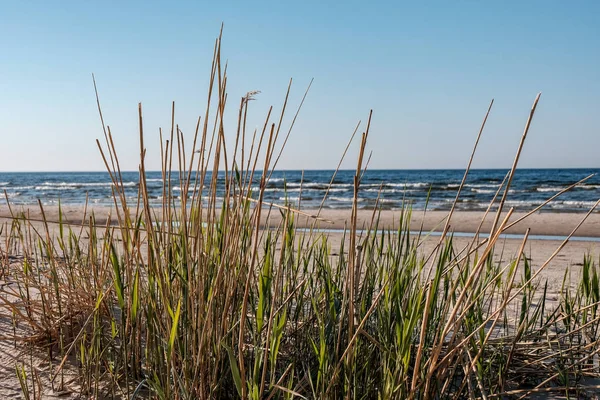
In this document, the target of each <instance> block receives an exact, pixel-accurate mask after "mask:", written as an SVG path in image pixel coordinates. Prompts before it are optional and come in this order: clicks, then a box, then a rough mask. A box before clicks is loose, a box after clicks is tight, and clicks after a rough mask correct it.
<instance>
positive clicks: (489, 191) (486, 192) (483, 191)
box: [471, 188, 496, 194]
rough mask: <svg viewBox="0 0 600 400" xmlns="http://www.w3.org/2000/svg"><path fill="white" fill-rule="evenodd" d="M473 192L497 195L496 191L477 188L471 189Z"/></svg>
mask: <svg viewBox="0 0 600 400" xmlns="http://www.w3.org/2000/svg"><path fill="white" fill-rule="evenodd" d="M471 192H474V193H480V194H492V193H496V191H495V190H491V189H476V188H471Z"/></svg>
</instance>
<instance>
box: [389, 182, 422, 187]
mask: <svg viewBox="0 0 600 400" xmlns="http://www.w3.org/2000/svg"><path fill="white" fill-rule="evenodd" d="M384 186H391V187H427V186H431V183H426V182H407V183H386V184H384Z"/></svg>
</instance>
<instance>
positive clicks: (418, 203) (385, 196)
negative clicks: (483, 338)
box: [0, 169, 600, 212]
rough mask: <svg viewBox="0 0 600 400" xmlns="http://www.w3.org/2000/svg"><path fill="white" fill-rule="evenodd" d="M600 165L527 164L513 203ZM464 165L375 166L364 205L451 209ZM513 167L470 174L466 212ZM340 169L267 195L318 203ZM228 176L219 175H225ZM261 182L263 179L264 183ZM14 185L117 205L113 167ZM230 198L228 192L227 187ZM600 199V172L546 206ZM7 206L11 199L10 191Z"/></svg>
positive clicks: (12, 185)
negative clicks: (430, 167)
mask: <svg viewBox="0 0 600 400" xmlns="http://www.w3.org/2000/svg"><path fill="white" fill-rule="evenodd" d="M599 172H600V169H522V170H519V171H518V172H517V174H516V176H515V178H514V180H513V183H512V186H511V191H510V193H509V197H508V202H507V205H508V206H510V207H515V208H516V209H518V210H528V209H531V208H533V207H535V206H537V205H539V204H540V203H541V202H543V201H544V200H545V199H547V198H548V197H550V196H552V195H553V194H555V193H557V192H558V191H560V190H561V189H563V188H564V187H566V186H568V185H570V184H572V183H574V182H576V181H578V180H580V179H581V178H583V177H585V176H587V175H589V174H593V173H599ZM463 173H464V171H462V170H371V171H367V172H366V173H365V175H364V177H363V180H362V183H361V191H360V194H359V197H360V200H359V206H360V207H361V208H370V207H372V206H374V205H375V204H376V199H377V197H378V196H379V201H380V204H381V206H382V207H383V208H385V209H397V208H399V207H401V205H402V202H404V203H405V204H407V203H410V204H412V206H413V208H416V209H422V208H423V207H424V206H425V204H426V201H427V196H428V194H429V205H428V208H429V209H433V210H436V209H437V210H447V209H449V207H450V206H451V204H452V201H453V200H454V197H455V196H456V190H457V188H458V185H459V183H460V181H461V179H462V175H463ZM506 173H507V170H473V171H471V172H470V174H469V178H468V180H467V184H466V186H465V188H464V189H463V193H462V195H461V200H460V202H459V203H458V207H459V209H462V210H482V209H485V208H486V207H487V205H488V203H489V201H490V200H491V199H492V197H493V196H494V193H495V192H496V190H497V189H498V187H499V185H500V183H501V182H502V180H503V178H504V176H505V175H506ZM332 174H333V171H305V172H304V181H302V172H301V171H276V172H274V173H273V175H272V178H271V180H270V181H269V182H268V185H267V189H266V192H265V195H266V196H265V201H267V202H275V203H278V204H283V203H285V201H286V198H287V200H288V201H289V202H291V203H295V204H296V205H297V204H298V201H301V206H302V208H307V209H308V208H315V207H318V205H319V204H320V203H321V200H322V199H323V196H324V195H325V190H326V189H327V187H328V184H329V181H330V180H331V177H332ZM353 176H354V172H353V171H339V172H338V174H337V176H336V178H335V180H334V183H333V185H332V186H331V189H330V191H329V195H328V197H327V200H326V201H325V207H326V208H333V209H339V208H342V209H343V208H350V207H351V204H352V203H351V200H352V195H353V188H352V182H353ZM223 178H224V174H223V173H222V172H220V173H219V180H220V181H221V185H220V186H223V185H222V181H223ZM147 179H148V186H149V195H150V198H151V202H152V203H153V204H155V205H159V204H160V203H161V199H162V197H161V195H162V186H163V180H162V178H161V173H160V172H150V173H148V175H147ZM172 179H173V184H172V185H173V190H174V193H175V194H178V193H180V191H181V190H180V187H179V186H178V182H179V181H178V176H177V174H176V173H174V174H173V177H172ZM123 181H124V187H125V191H126V195H127V196H128V197H130V198H131V199H132V200H133V199H135V198H137V190H138V181H139V179H138V173H137V172H125V173H124V174H123ZM256 185H258V182H257V184H256ZM3 191H6V193H7V195H8V199H9V201H10V202H11V204H32V203H37V200H38V199H40V200H41V201H42V203H43V204H57V203H58V201H59V199H60V201H61V203H62V204H83V203H84V202H85V199H86V195H87V196H88V197H89V201H90V203H93V204H107V205H108V204H112V201H111V198H112V186H111V183H110V179H109V176H108V174H107V173H102V172H44V173H41V172H34V173H2V172H0V192H3ZM219 195H220V196H222V195H223V194H222V193H219ZM599 198H600V177H599V176H594V177H592V178H591V179H589V180H588V181H587V182H586V183H585V184H583V185H582V186H579V187H577V188H575V189H574V190H572V191H570V192H568V193H565V194H563V195H562V196H560V197H559V198H558V199H556V200H555V201H553V202H552V203H551V204H550V205H548V206H546V208H545V210H547V211H555V212H558V211H578V212H583V211H587V210H588V209H589V207H591V206H592V205H593V204H594V202H595V201H596V200H598V199H599ZM0 204H6V199H5V197H4V195H2V198H1V199H0Z"/></svg>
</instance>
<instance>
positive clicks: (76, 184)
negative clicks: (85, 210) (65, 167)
mask: <svg viewBox="0 0 600 400" xmlns="http://www.w3.org/2000/svg"><path fill="white" fill-rule="evenodd" d="M137 185H138V183H137V182H123V185H122V186H123V187H133V186H137ZM42 186H44V187H61V188H62V187H70V188H84V187H111V186H115V185H114V183H112V182H44V183H42ZM117 186H121V184H120V183H118V184H117Z"/></svg>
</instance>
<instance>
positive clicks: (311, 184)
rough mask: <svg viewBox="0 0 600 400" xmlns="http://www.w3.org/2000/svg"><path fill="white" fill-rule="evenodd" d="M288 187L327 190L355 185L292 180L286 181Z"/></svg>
mask: <svg viewBox="0 0 600 400" xmlns="http://www.w3.org/2000/svg"><path fill="white" fill-rule="evenodd" d="M286 186H287V187H292V188H296V187H305V188H318V189H322V190H326V189H327V188H328V187H332V188H342V187H352V186H354V185H352V184H351V183H332V184H331V185H329V183H328V182H322V183H321V182H304V183H299V182H290V183H286Z"/></svg>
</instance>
